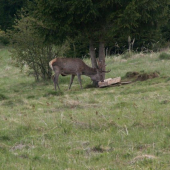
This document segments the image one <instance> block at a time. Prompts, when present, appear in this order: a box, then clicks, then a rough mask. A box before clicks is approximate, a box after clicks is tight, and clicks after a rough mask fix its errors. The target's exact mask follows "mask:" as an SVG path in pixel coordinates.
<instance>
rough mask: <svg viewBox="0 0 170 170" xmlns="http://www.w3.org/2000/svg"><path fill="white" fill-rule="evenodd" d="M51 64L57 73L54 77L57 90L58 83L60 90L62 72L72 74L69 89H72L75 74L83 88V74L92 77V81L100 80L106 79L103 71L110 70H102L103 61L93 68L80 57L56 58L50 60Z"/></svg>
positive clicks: (64, 74)
mask: <svg viewBox="0 0 170 170" xmlns="http://www.w3.org/2000/svg"><path fill="white" fill-rule="evenodd" d="M49 66H50V67H51V69H52V70H53V71H54V73H55V75H54V77H53V82H54V87H55V90H56V85H57V87H58V89H59V90H60V88H59V84H58V77H59V75H60V74H61V75H62V76H66V75H71V79H70V85H69V89H70V88H71V85H72V83H73V79H74V77H75V76H77V77H78V81H79V83H80V87H81V88H82V83H81V75H86V76H88V77H90V78H91V80H92V81H95V82H99V81H104V80H103V74H102V73H103V72H105V73H107V72H109V71H103V70H102V68H103V63H102V62H98V68H91V67H89V66H88V65H86V64H85V63H84V62H83V61H82V60H81V59H79V58H55V59H53V60H51V61H50V62H49Z"/></svg>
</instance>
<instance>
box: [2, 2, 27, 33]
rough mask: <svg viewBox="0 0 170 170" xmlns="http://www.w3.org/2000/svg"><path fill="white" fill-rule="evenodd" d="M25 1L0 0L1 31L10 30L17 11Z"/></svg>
mask: <svg viewBox="0 0 170 170" xmlns="http://www.w3.org/2000/svg"><path fill="white" fill-rule="evenodd" d="M26 1H27V0H1V1H0V28H1V29H2V30H3V31H6V30H7V29H11V28H12V25H13V24H14V20H15V17H16V14H17V11H18V10H20V9H21V8H22V7H23V6H24V5H25V4H26Z"/></svg>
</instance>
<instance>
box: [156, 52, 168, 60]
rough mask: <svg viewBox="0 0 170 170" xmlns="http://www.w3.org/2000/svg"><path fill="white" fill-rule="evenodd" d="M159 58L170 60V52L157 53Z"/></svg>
mask: <svg viewBox="0 0 170 170" xmlns="http://www.w3.org/2000/svg"><path fill="white" fill-rule="evenodd" d="M159 59H161V60H170V54H168V53H165V52H163V53H161V54H160V55H159Z"/></svg>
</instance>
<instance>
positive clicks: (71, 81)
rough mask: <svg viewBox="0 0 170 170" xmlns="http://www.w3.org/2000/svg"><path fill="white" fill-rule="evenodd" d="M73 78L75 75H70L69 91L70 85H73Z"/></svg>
mask: <svg viewBox="0 0 170 170" xmlns="http://www.w3.org/2000/svg"><path fill="white" fill-rule="evenodd" d="M74 77H75V75H71V79H70V85H69V89H71V85H72V83H73V80H74Z"/></svg>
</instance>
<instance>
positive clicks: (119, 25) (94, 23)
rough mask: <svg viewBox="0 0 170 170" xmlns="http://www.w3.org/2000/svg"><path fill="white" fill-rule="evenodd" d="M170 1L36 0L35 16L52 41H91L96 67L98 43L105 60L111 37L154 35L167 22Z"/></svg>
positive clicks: (100, 53) (90, 49)
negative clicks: (96, 44)
mask: <svg viewBox="0 0 170 170" xmlns="http://www.w3.org/2000/svg"><path fill="white" fill-rule="evenodd" d="M167 4H168V0H140V1H139V0H129V1H126V0H108V1H105V0H86V1H77V0H67V1H61V0H48V1H44V0H35V1H34V10H33V11H34V13H33V15H34V17H35V18H36V19H37V20H38V21H41V24H39V28H40V30H41V32H43V34H45V35H46V40H49V41H53V42H55V41H58V40H60V42H62V41H64V40H65V39H66V38H67V37H69V38H72V39H74V38H75V37H77V36H79V35H83V36H85V37H86V38H87V39H88V40H89V53H90V56H91V61H92V66H93V67H96V66H97V65H96V54H95V50H94V43H96V42H97V43H98V44H99V56H98V57H99V60H103V61H104V60H105V50H104V48H105V43H106V42H108V40H110V38H112V39H113V38H115V37H116V36H117V37H118V38H119V37H126V38H127V37H128V36H131V37H134V38H136V39H140V38H142V37H146V35H150V33H151V31H152V30H156V29H158V27H160V25H161V23H162V22H163V21H165V19H166V18H165V16H166V12H167ZM146 32H147V34H145V33H146Z"/></svg>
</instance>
